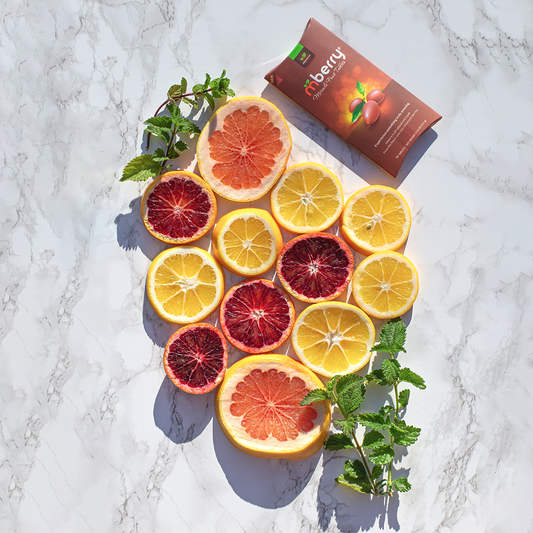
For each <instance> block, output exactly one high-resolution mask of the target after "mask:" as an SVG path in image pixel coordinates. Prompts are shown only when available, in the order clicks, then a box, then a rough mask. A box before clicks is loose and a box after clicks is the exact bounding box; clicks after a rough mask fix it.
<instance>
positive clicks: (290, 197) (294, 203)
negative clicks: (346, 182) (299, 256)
mask: <svg viewBox="0 0 533 533" xmlns="http://www.w3.org/2000/svg"><path fill="white" fill-rule="evenodd" d="M343 204H344V196H343V194H342V185H341V182H340V181H339V180H338V178H337V177H336V176H335V175H334V174H333V173H332V172H331V171H330V170H328V169H327V168H325V167H323V166H322V165H318V164H317V163H299V164H298V165H294V166H292V167H290V168H288V169H287V170H286V171H285V173H284V174H283V176H282V177H281V178H280V180H279V181H278V183H277V184H276V186H275V187H274V189H273V190H272V195H271V196H270V206H271V208H272V214H273V215H274V218H275V219H276V220H277V221H278V223H279V225H280V226H281V227H282V228H283V229H286V230H287V231H290V232H292V233H311V232H316V231H324V230H326V229H328V228H329V227H330V226H332V225H333V224H334V223H335V222H336V221H337V219H338V218H339V216H340V214H341V211H342V206H343Z"/></svg>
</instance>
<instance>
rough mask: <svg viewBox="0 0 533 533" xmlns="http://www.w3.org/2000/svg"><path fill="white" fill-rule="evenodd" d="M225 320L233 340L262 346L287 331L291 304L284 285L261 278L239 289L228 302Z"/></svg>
mask: <svg viewBox="0 0 533 533" xmlns="http://www.w3.org/2000/svg"><path fill="white" fill-rule="evenodd" d="M223 321H224V325H225V328H226V330H227V331H228V333H229V336H230V341H232V340H234V341H237V343H238V344H242V345H244V346H245V347H247V348H250V349H252V350H261V349H263V348H265V347H268V346H271V345H272V344H276V343H277V342H279V341H280V340H281V338H282V337H283V336H284V335H286V334H287V329H288V328H289V327H290V324H291V308H290V306H289V303H288V302H287V298H286V296H285V295H284V294H283V293H282V292H281V290H280V289H278V288H277V287H276V286H275V285H269V284H267V283H264V282H263V281H261V280H257V281H253V282H250V283H245V284H244V285H241V286H240V287H237V289H235V292H234V293H233V294H232V295H231V296H230V297H229V298H228V300H227V302H226V304H225V306H224V311H223ZM243 349H244V348H243Z"/></svg>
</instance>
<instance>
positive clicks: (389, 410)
mask: <svg viewBox="0 0 533 533" xmlns="http://www.w3.org/2000/svg"><path fill="white" fill-rule="evenodd" d="M393 411H394V407H393V406H392V405H384V406H383V407H381V408H380V410H379V414H380V415H381V416H383V417H387V415H388V414H389V413H392V412H393Z"/></svg>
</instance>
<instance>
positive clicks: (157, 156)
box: [152, 148, 168, 163]
mask: <svg viewBox="0 0 533 533" xmlns="http://www.w3.org/2000/svg"><path fill="white" fill-rule="evenodd" d="M152 159H153V160H154V161H157V162H158V163H164V162H165V161H166V160H167V159H168V157H167V155H166V154H165V151H164V150H163V149H162V148H158V149H157V150H156V151H155V152H154V153H153V154H152Z"/></svg>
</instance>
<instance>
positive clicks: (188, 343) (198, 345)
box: [167, 326, 227, 392]
mask: <svg viewBox="0 0 533 533" xmlns="http://www.w3.org/2000/svg"><path fill="white" fill-rule="evenodd" d="M226 362H227V361H226V356H225V346H224V344H223V340H222V339H221V337H220V335H219V334H217V332H216V331H214V328H213V329H210V328H207V327H201V326H198V327H191V328H188V329H187V330H186V331H184V332H183V333H182V334H181V335H179V336H177V337H176V339H175V340H174V341H173V342H172V344H170V346H169V348H168V355H167V364H168V366H169V368H170V370H171V372H172V373H173V376H174V377H175V379H176V380H177V381H178V382H180V383H181V384H183V385H185V386H186V387H188V388H191V389H195V390H197V391H201V390H203V389H207V390H210V388H214V386H215V385H216V384H217V380H218V381H220V380H219V376H220V375H221V373H223V372H225V370H226V368H225V366H226ZM213 384H215V385H213ZM207 390H206V392H207Z"/></svg>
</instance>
